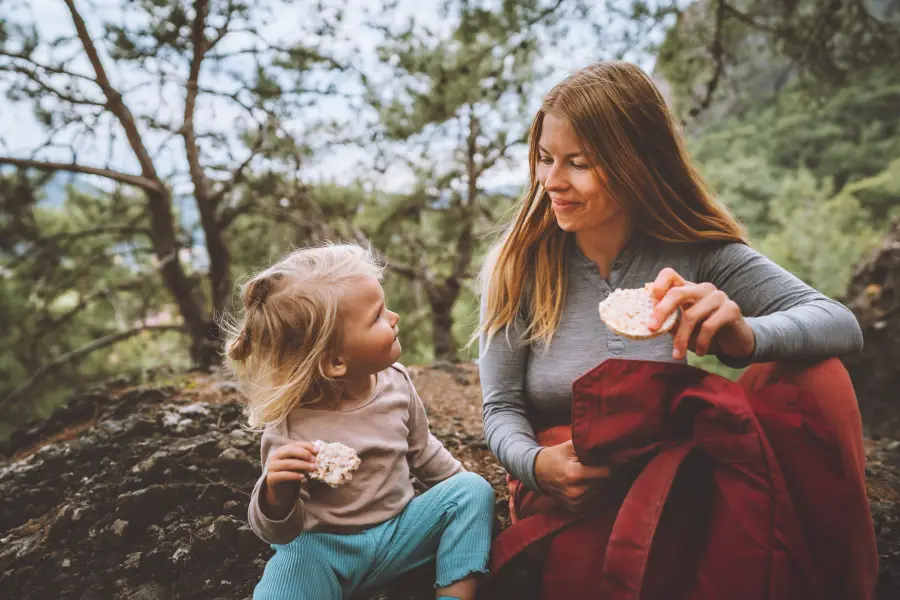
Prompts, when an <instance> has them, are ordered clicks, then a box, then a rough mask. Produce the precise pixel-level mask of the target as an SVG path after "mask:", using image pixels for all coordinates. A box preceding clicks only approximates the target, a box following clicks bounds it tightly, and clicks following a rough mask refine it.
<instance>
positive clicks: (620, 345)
mask: <svg viewBox="0 0 900 600" xmlns="http://www.w3.org/2000/svg"><path fill="white" fill-rule="evenodd" d="M621 268H622V263H621V262H619V261H616V262H615V263H613V266H612V270H611V271H610V273H609V281H608V282H607V284H606V290H605V291H604V292H603V294H604V296H605V297H607V298H608V297H609V295H610V294H611V293H612V291H613V290H615V289H616V288H617V287H618V285H617V284H618V283H619V280H620V279H621V277H620V272H619V271H620V270H621ZM606 348H607V349H608V350H609V351H610V352H612V353H613V354H615V355H619V354H622V353H623V352H625V340H624V339H622V338H621V337H619V336H617V335H615V334H614V333H612V332H611V331H609V329H607V335H606Z"/></svg>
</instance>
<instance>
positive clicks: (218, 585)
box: [0, 366, 900, 600]
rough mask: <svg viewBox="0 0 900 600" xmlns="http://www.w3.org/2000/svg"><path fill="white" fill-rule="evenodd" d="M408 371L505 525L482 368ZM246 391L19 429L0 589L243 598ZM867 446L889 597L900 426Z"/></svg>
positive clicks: (3, 476)
mask: <svg viewBox="0 0 900 600" xmlns="http://www.w3.org/2000/svg"><path fill="white" fill-rule="evenodd" d="M410 371H411V373H412V375H413V378H414V380H415V382H416V386H417V388H418V390H419V392H420V394H421V395H422V398H423V400H424V402H425V404H426V405H427V406H428V411H429V417H430V419H431V423H432V430H433V431H434V432H435V434H436V435H437V436H438V437H439V438H440V439H441V440H442V441H443V442H444V444H445V445H446V446H447V447H448V448H449V449H450V451H451V452H452V453H453V454H454V455H455V456H457V458H459V459H460V460H462V461H463V462H464V464H465V465H466V467H467V468H469V469H470V470H474V471H477V472H479V473H481V474H482V475H483V476H484V477H485V478H486V479H488V481H490V482H491V483H492V485H493V486H494V488H495V490H496V491H497V529H498V530H499V529H500V528H502V527H504V526H506V525H507V522H508V513H507V510H506V500H507V498H506V495H505V491H504V480H505V472H504V471H503V469H502V468H501V467H500V466H499V465H498V464H497V462H496V461H495V459H494V458H493V457H492V456H491V454H490V452H489V451H488V450H487V446H486V444H485V442H484V439H483V437H482V432H481V411H480V402H481V395H480V389H479V386H478V379H477V372H476V370H475V369H474V368H473V367H472V366H461V367H445V368H437V367H435V368H428V369H421V368H415V367H413V368H411V369H410ZM238 397H239V396H238V393H237V391H236V388H235V386H234V385H232V384H231V383H228V382H227V381H222V380H220V379H218V378H217V377H216V376H215V375H211V374H204V373H193V374H185V375H181V376H178V377H175V378H173V379H171V380H170V381H168V382H162V384H160V383H157V384H152V385H141V386H133V385H130V384H129V383H128V382H127V381H118V382H112V383H111V384H109V385H108V386H106V387H104V388H99V389H97V390H95V391H93V392H91V393H88V394H83V395H79V396H76V397H74V398H73V399H72V400H71V401H70V402H69V403H68V404H66V405H65V406H63V407H62V408H60V409H58V410H57V411H56V412H55V413H54V414H53V415H52V417H51V418H50V419H48V420H46V421H43V422H39V423H34V424H31V425H30V426H29V427H26V428H24V429H22V430H20V431H19V432H17V433H16V434H15V435H14V436H13V438H12V439H11V440H10V442H9V443H8V444H7V445H6V447H5V448H3V449H2V456H3V458H2V459H0V460H2V462H0V597H4V598H23V599H31V598H39V599H43V598H54V599H60V600H68V599H84V600H94V599H96V600H101V599H102V600H109V599H129V600H182V599H183V600H187V599H190V600H204V599H225V598H228V599H243V598H250V597H251V595H252V591H253V586H254V585H255V583H256V582H257V581H258V579H259V577H260V576H261V574H262V570H263V567H264V565H265V561H266V560H267V559H268V558H269V556H271V554H272V550H271V549H270V548H269V547H268V546H267V545H265V544H264V543H262V542H261V541H259V540H258V539H257V538H256V537H255V536H254V535H253V533H252V532H251V531H250V529H249V528H248V527H247V525H246V522H245V519H246V510H247V499H248V494H249V493H250V491H251V489H252V487H253V484H254V482H255V480H256V478H257V477H258V474H259V473H260V464H259V438H258V435H256V434H249V433H246V432H245V431H243V430H242V429H241V427H240V423H241V412H240V405H239V403H238ZM868 453H869V462H870V496H871V499H872V507H873V514H874V517H875V521H876V528H877V530H878V535H879V541H880V552H881V557H882V576H881V580H880V588H879V591H880V597H881V598H884V599H887V598H897V597H900V442H893V441H891V440H888V439H880V440H878V441H870V442H869V447H868ZM431 581H432V579H431V572H430V570H429V568H424V569H421V570H419V571H417V572H414V573H411V574H410V575H408V576H406V577H404V578H401V579H400V580H398V581H397V582H396V583H394V584H392V585H391V586H390V587H389V588H387V589H384V590H378V591H376V592H374V593H373V594H367V595H361V596H360V598H359V600H366V598H367V597H370V598H372V599H373V600H374V599H375V598H378V599H380V600H419V599H421V600H426V599H428V600H430V599H431V598H433V597H434V592H433V590H432V589H431ZM531 589H532V591H533V590H534V589H535V588H534V586H533V585H532V586H531ZM504 595H505V594H504ZM522 596H523V594H521V593H519V592H516V593H515V597H522Z"/></svg>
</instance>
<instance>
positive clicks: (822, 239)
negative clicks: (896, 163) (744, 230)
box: [759, 170, 879, 296]
mask: <svg viewBox="0 0 900 600" xmlns="http://www.w3.org/2000/svg"><path fill="white" fill-rule="evenodd" d="M770 206H771V213H772V218H773V220H774V221H775V223H776V224H777V229H776V230H775V231H773V232H771V233H769V234H768V235H766V236H764V237H763V238H762V239H761V240H760V242H759V249H760V251H761V252H762V253H763V254H765V255H767V256H768V257H769V258H771V259H772V260H774V261H775V262H777V263H778V264H780V265H781V266H783V267H784V268H786V269H787V270H789V271H791V272H792V273H793V274H795V275H796V276H797V277H799V278H800V279H803V280H804V281H806V282H807V283H809V284H810V285H812V286H814V287H816V288H817V289H818V290H819V291H821V292H822V293H823V294H825V295H828V296H839V295H841V294H842V293H843V292H844V290H845V289H846V286H847V283H849V281H850V276H851V275H852V272H853V268H854V267H855V266H856V264H857V263H858V262H859V261H860V259H861V258H862V256H863V254H864V253H865V252H866V251H867V250H869V249H870V248H871V247H872V245H873V244H874V243H875V242H876V241H877V240H878V237H879V236H878V233H879V232H878V231H876V230H875V229H874V228H873V226H872V218H871V216H870V214H869V213H868V211H866V210H865V209H864V208H863V207H862V206H861V205H860V202H859V201H858V200H857V199H856V197H854V196H853V195H852V194H850V193H847V192H844V193H841V194H838V195H833V193H832V186H831V183H830V181H829V180H825V181H824V182H818V181H816V179H815V177H814V176H813V175H812V174H811V173H810V172H809V171H806V170H799V171H797V172H796V173H795V174H792V175H790V176H788V177H786V178H785V179H784V182H783V184H782V189H781V192H780V194H779V195H778V197H777V198H775V199H774V200H773V201H772V202H771V205H770Z"/></svg>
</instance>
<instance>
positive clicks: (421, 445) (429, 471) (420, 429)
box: [403, 369, 465, 486]
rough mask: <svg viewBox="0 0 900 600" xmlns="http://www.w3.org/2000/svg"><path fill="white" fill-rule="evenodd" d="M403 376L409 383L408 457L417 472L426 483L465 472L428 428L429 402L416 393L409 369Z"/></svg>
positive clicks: (410, 465)
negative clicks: (426, 409) (427, 405)
mask: <svg viewBox="0 0 900 600" xmlns="http://www.w3.org/2000/svg"><path fill="white" fill-rule="evenodd" d="M403 375H404V376H405V377H406V381H407V383H408V384H409V392H410V394H409V395H410V399H409V421H408V422H407V428H408V429H409V437H408V438H407V443H408V445H409V450H408V452H407V454H406V459H407V460H408V461H409V467H410V470H412V472H413V475H415V476H416V478H417V479H418V480H419V481H421V482H422V483H424V484H425V485H429V486H431V485H434V484H436V483H440V482H441V481H443V480H445V479H447V478H448V477H451V476H452V475H456V474H457V473H462V472H463V471H465V469H464V468H463V466H462V464H461V463H460V462H459V461H458V460H456V459H455V458H453V455H452V454H450V452H449V451H448V450H447V449H446V448H445V447H444V445H443V444H441V442H440V441H439V440H438V439H437V438H436V437H434V435H432V433H431V431H430V430H429V428H428V416H427V415H426V414H425V405H424V404H423V403H422V399H421V398H420V397H419V394H418V392H416V388H415V386H414V385H413V384H412V380H411V379H410V378H409V374H408V373H407V372H406V370H405V369H404V370H403Z"/></svg>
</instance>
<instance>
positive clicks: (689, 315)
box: [650, 268, 756, 359]
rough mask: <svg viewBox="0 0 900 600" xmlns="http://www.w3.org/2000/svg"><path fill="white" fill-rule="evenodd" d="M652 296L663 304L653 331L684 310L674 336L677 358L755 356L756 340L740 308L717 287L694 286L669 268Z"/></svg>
mask: <svg viewBox="0 0 900 600" xmlns="http://www.w3.org/2000/svg"><path fill="white" fill-rule="evenodd" d="M650 293H651V295H652V296H653V298H654V299H656V300H658V301H659V303H658V304H657V305H656V308H655V309H654V310H653V316H652V317H651V322H650V329H651V330H653V329H656V328H657V327H659V325H660V324H661V323H662V322H663V321H664V320H665V318H666V316H667V315H669V314H671V312H672V311H673V310H675V309H676V308H678V307H681V310H682V313H681V318H680V319H679V322H678V326H677V329H676V330H675V331H674V333H673V334H672V335H673V337H674V338H675V339H674V347H673V350H672V357H673V358H675V359H681V358H683V357H684V356H685V354H686V353H687V351H688V350H693V351H694V352H696V353H697V355H698V356H704V355H705V354H708V353H710V352H721V353H723V354H725V355H727V356H733V357H745V356H750V355H751V354H753V350H754V349H755V347H756V338H755V337H754V335H753V330H752V329H750V325H748V324H747V321H746V320H745V319H744V316H743V315H742V314H741V309H740V307H738V305H737V304H736V303H735V302H734V301H733V300H731V299H730V298H729V297H728V295H727V294H726V293H725V292H723V291H722V290H720V289H718V288H716V286H714V285H713V284H711V283H693V282H690V281H687V280H685V279H684V278H683V277H682V276H681V275H679V274H678V273H676V272H675V270H674V269H671V268H665V269H663V270H662V271H660V272H659V275H658V276H657V277H656V281H654V282H653V284H652V285H651V288H650Z"/></svg>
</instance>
